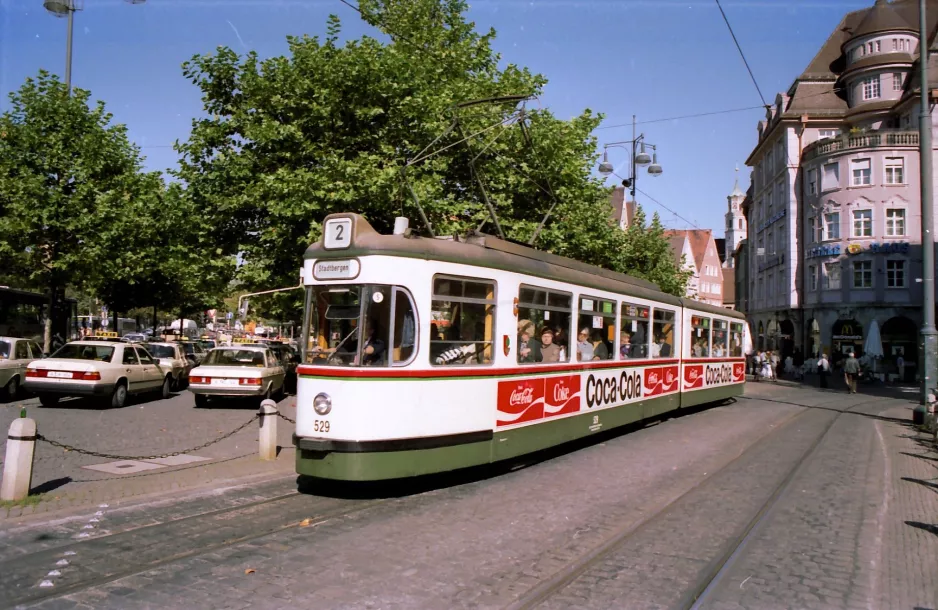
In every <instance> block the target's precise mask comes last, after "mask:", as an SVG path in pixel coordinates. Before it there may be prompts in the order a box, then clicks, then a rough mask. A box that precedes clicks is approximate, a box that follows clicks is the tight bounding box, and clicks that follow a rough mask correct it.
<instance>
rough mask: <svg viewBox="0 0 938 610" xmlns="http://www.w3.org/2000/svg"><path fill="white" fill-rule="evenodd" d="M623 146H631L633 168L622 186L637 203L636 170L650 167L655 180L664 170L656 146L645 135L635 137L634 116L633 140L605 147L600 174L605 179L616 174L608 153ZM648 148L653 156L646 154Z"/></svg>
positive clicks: (633, 117)
mask: <svg viewBox="0 0 938 610" xmlns="http://www.w3.org/2000/svg"><path fill="white" fill-rule="evenodd" d="M622 144H630V145H631V159H630V161H631V167H632V173H631V174H630V175H629V177H628V179H626V180H623V181H622V185H623V186H627V187H629V193H630V194H631V195H632V201H635V183H636V182H637V181H638V172H637V171H636V168H637V167H638V166H641V167H645V166H648V173H649V174H650V175H651V176H652V177H655V178H657V177H658V176H660V175H661V173H662V172H663V171H664V170H663V169H662V168H661V166H660V165H659V164H658V148H657V147H656V146H655V145H654V144H650V143H648V142H647V141H645V134H639V135H638V136H636V135H635V115H634V114H633V115H632V139H631V140H624V141H622V142H610V143H609V144H604V145H603V161H602V163H600V164H599V173H600V174H602V175H603V176H604V177H605V176H609V175H611V174H613V173H615V167H614V166H613V165H612V163H610V162H609V154H608V153H607V150H608V149H610V148H622V146H621V145H622ZM646 146H647V147H648V148H650V149H651V150H652V151H653V154H652V155H649V154H648V153H647V152H645V147H646ZM639 148H640V150H639Z"/></svg>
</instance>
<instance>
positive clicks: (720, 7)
mask: <svg viewBox="0 0 938 610" xmlns="http://www.w3.org/2000/svg"><path fill="white" fill-rule="evenodd" d="M343 2H344V0H343ZM716 3H717V8H719V9H720V14H721V15H723V21H725V22H726V27H727V28H728V29H729V31H730V36H732V37H733V42H735V43H736V49H737V50H738V51H739V56H740V57H742V58H743V63H744V64H746V70H748V71H749V77H750V78H751V79H752V84H753V85H755V86H756V91H758V92H759V98H760V99H761V100H762V105H763V106H765V107H766V108H768V107H769V104H767V103H766V101H765V96H764V95H762V89H760V88H759V83H757V82H756V76H755V74H753V73H752V68H750V67H749V61H748V60H747V59H746V54H745V53H743V48H742V47H741V46H740V45H739V40H737V39H736V34H735V33H734V32H733V26H731V25H730V20H729V19H728V18H727V17H726V13H725V12H724V11H723V7H722V6H721V5H720V0H716Z"/></svg>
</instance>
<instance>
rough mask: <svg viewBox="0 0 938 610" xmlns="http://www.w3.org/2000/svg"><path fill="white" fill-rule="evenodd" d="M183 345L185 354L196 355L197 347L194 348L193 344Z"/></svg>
mask: <svg viewBox="0 0 938 610" xmlns="http://www.w3.org/2000/svg"><path fill="white" fill-rule="evenodd" d="M181 345H182V351H183V352H185V353H187V354H194V353H195V346H194V345H193V344H191V343H182V344H181Z"/></svg>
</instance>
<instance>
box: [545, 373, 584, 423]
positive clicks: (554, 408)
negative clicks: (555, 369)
mask: <svg viewBox="0 0 938 610" xmlns="http://www.w3.org/2000/svg"><path fill="white" fill-rule="evenodd" d="M579 410H580V376H579V375H565V376H563V377H551V378H549V379H547V385H546V388H545V392H544V416H545V417H553V416H555V415H566V414H567V413H576V412H578V411H579Z"/></svg>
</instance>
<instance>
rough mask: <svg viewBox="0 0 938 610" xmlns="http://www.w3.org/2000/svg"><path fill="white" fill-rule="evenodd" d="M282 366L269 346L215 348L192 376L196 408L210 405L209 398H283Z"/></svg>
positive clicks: (190, 375)
mask: <svg viewBox="0 0 938 610" xmlns="http://www.w3.org/2000/svg"><path fill="white" fill-rule="evenodd" d="M284 376H285V373H284V370H283V366H281V365H280V362H279V361H278V360H277V357H276V356H274V354H273V352H271V351H270V350H269V349H268V348H266V347H261V346H254V345H235V346H232V347H216V348H215V349H213V350H211V351H209V353H208V356H206V358H205V360H204V361H203V362H202V364H201V365H199V366H198V367H197V368H196V369H194V370H193V371H192V372H190V373H189V391H190V392H192V393H193V394H195V406H196V407H205V406H208V403H209V399H210V398H213V399H214V398H221V397H237V396H242V397H250V396H259V397H263V398H270V397H272V396H278V397H279V396H282V395H283V389H284V388H283V382H284Z"/></svg>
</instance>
